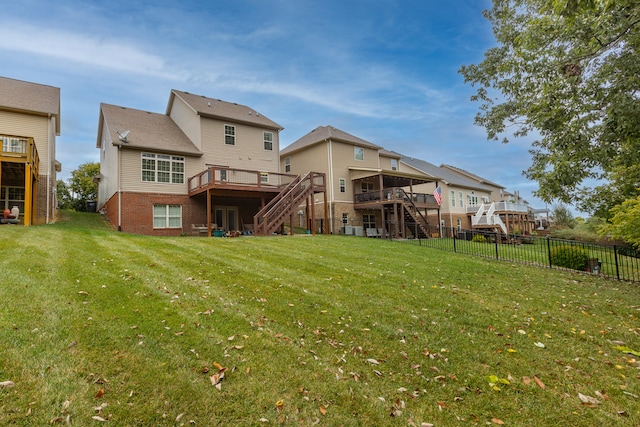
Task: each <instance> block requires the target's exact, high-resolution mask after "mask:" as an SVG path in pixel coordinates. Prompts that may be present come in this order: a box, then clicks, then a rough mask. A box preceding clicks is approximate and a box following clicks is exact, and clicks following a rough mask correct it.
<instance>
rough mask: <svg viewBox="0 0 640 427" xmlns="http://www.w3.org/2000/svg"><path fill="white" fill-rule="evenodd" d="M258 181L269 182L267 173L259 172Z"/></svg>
mask: <svg viewBox="0 0 640 427" xmlns="http://www.w3.org/2000/svg"><path fill="white" fill-rule="evenodd" d="M260 182H261V183H263V184H266V183H268V182H269V174H268V173H267V172H260Z"/></svg>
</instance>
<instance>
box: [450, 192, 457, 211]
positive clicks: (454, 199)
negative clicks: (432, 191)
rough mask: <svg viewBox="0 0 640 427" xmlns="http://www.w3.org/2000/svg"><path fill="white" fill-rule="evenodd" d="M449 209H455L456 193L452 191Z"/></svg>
mask: <svg viewBox="0 0 640 427" xmlns="http://www.w3.org/2000/svg"><path fill="white" fill-rule="evenodd" d="M451 207H452V208H455V207H456V192H455V191H453V190H452V191H451Z"/></svg>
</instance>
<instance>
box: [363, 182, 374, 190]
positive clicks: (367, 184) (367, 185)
mask: <svg viewBox="0 0 640 427" xmlns="http://www.w3.org/2000/svg"><path fill="white" fill-rule="evenodd" d="M361 188H362V192H363V193H370V192H372V191H373V183H372V182H363V183H362V187H361Z"/></svg>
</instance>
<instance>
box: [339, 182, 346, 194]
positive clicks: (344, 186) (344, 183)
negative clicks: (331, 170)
mask: <svg viewBox="0 0 640 427" xmlns="http://www.w3.org/2000/svg"><path fill="white" fill-rule="evenodd" d="M340 192H341V193H346V192H347V180H346V179H344V178H340Z"/></svg>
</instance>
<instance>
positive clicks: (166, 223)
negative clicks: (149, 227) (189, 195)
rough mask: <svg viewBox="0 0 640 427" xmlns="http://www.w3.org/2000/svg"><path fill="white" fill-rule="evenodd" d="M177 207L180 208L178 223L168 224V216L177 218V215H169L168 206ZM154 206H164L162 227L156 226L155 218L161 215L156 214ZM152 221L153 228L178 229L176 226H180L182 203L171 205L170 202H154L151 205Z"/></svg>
mask: <svg viewBox="0 0 640 427" xmlns="http://www.w3.org/2000/svg"><path fill="white" fill-rule="evenodd" d="M172 206H173V207H176V206H177V207H179V208H180V216H179V218H180V225H176V226H173V227H172V226H170V222H171V221H170V218H177V216H171V215H170V213H169V208H170V207H172ZM156 207H164V208H165V213H164V216H163V217H162V218H164V226H163V227H156V218H161V216H156ZM151 209H152V221H153V229H154V230H164V229H178V228H182V205H171V204H164V203H156V204H154V205H153V206H152V208H151Z"/></svg>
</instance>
